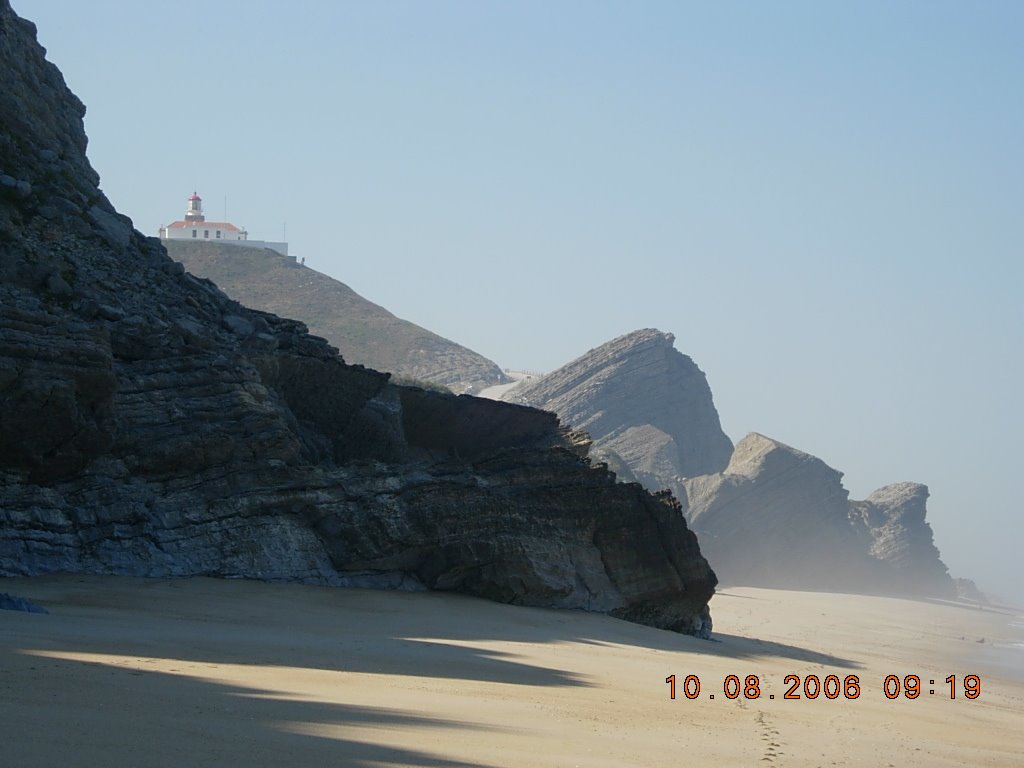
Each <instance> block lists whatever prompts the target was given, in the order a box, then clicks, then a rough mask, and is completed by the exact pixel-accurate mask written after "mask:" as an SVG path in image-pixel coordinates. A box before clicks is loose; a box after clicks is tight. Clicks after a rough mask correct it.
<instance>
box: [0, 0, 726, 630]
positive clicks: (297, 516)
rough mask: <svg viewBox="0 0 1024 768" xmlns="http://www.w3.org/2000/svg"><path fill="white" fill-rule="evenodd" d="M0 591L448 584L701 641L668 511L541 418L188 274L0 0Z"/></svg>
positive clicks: (695, 556)
mask: <svg viewBox="0 0 1024 768" xmlns="http://www.w3.org/2000/svg"><path fill="white" fill-rule="evenodd" d="M0 68H2V69H3V71H4V80H3V83H2V86H0V576H3V575H26V574H36V573H47V572H54V571H77V572H90V573H118V574H130V575H140V576H187V575H193V574H203V575H212V576H230V577H246V578H262V579H287V580H297V581H307V582H314V583H324V584H361V583H362V584H373V585H377V586H396V587H397V586H412V587H428V588H435V589H455V590H460V591H463V592H466V593H469V594H475V595H481V596H485V597H490V598H493V599H497V600H502V601H508V602H515V603H522V604H530V605H548V606H563V607H576V608H586V609H590V610H599V611H606V612H609V613H611V614H613V615H616V616H620V617H622V618H625V619H629V620H633V621H639V622H644V623H648V624H652V625H655V626H659V627H665V628H671V629H675V630H679V631H684V632H692V633H698V634H700V633H706V631H707V629H708V627H709V618H708V611H707V602H708V599H709V598H710V597H711V594H712V593H713V590H714V584H715V576H714V573H713V572H712V571H711V570H710V569H709V568H708V565H707V562H706V561H705V560H704V558H703V557H702V556H701V554H700V551H699V548H698V545H697V541H696V538H695V536H694V535H693V533H692V532H691V531H689V530H688V528H687V526H686V524H685V521H684V520H683V517H682V515H681V513H680V508H679V506H678V504H677V503H676V502H675V501H674V500H673V499H672V498H671V497H667V496H665V495H657V494H655V495H651V494H649V493H648V492H646V491H644V490H643V489H642V488H640V487H639V486H637V485H624V484H619V483H616V482H615V480H614V478H613V476H612V475H611V474H610V473H608V472H606V471H603V470H601V469H599V468H598V469H593V468H590V467H589V466H588V462H587V460H586V458H585V457H584V456H583V454H584V453H585V452H586V447H587V443H586V441H585V440H583V439H582V438H580V437H579V436H576V435H573V434H571V433H568V432H566V431H565V430H563V429H562V428H560V427H559V425H558V421H557V419H556V418H555V417H554V416H553V415H551V414H547V413H542V412H538V411H535V410H532V409H528V408H522V407H518V406H514V405H508V404H502V403H493V402H489V401H479V400H476V399H475V398H469V397H458V398H457V397H455V396H453V395H440V394H436V393H431V392H425V391H423V390H419V389H412V388H403V387H397V386H395V385H393V384H391V383H389V381H388V375H387V374H383V373H378V372H376V371H373V370H369V369H366V368H362V367H360V366H351V365H346V364H345V363H344V362H343V360H342V359H341V358H340V357H339V356H338V354H337V350H335V349H334V348H332V347H331V346H329V345H328V344H327V342H326V341H324V340H323V339H320V338H317V337H315V336H311V335H309V334H308V333H307V331H306V328H305V326H303V324H302V323H300V322H297V321H292V320H284V319H281V318H278V317H276V316H274V315H271V314H267V313H262V312H258V311H254V310H249V309H247V308H245V307H243V306H241V305H240V304H238V303H237V302H235V301H233V300H231V299H229V298H228V297H226V296H225V295H224V294H222V293H221V292H220V291H219V290H218V289H217V288H216V287H215V286H214V285H213V284H212V283H210V282H209V281H206V280H203V279H200V278H196V277H194V276H192V275H190V274H187V273H186V272H185V270H184V268H183V267H182V265H181V264H179V263H177V262H174V261H172V260H171V259H170V258H169V257H168V256H167V254H166V252H165V250H164V248H163V247H162V245H161V244H160V243H159V241H157V240H155V239H154V238H146V237H143V236H142V235H141V234H140V233H138V232H137V231H135V230H134V229H133V228H132V226H131V222H130V220H128V219H127V218H126V217H124V216H121V215H119V214H117V212H116V211H115V210H114V209H113V207H112V206H111V205H110V203H109V202H108V201H107V199H106V198H105V197H104V196H103V194H102V193H101V192H100V191H99V189H98V187H97V183H98V178H97V176H96V174H95V172H94V171H93V170H92V169H91V168H90V167H89V165H88V162H87V160H86V158H85V146H86V137H85V133H84V130H83V127H82V116H83V114H84V107H83V106H82V104H81V102H79V101H78V100H77V99H76V98H74V96H72V95H71V94H70V92H69V91H68V90H67V88H66V86H65V85H64V81H63V78H62V77H61V75H60V72H59V71H58V70H57V69H56V67H54V66H53V65H51V64H49V63H47V62H46V61H45V59H44V51H43V50H42V48H41V47H40V46H39V45H38V44H37V43H36V41H35V28H34V27H33V25H32V24H31V23H29V22H26V21H23V20H21V19H19V18H18V17H17V16H16V15H15V14H14V12H13V11H12V10H11V7H10V5H9V3H8V0H0Z"/></svg>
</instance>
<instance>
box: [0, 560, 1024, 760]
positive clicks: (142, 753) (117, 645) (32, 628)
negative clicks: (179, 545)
mask: <svg viewBox="0 0 1024 768" xmlns="http://www.w3.org/2000/svg"><path fill="white" fill-rule="evenodd" d="M0 591H6V592H9V593H11V594H15V595H19V596H22V597H28V598H30V599H32V600H35V601H37V602H38V603H40V604H42V605H43V606H45V607H46V608H47V609H48V610H49V611H50V613H49V614H48V615H39V614H28V613H19V612H13V611H0V656H2V663H0V739H2V742H3V745H4V746H3V753H4V759H3V764H4V765H9V766H19V767H20V768H24V767H25V766H55V765H74V766H110V765H118V766H175V768H180V767H181V766H199V765H246V766H253V765H260V766H262V765H266V766H271V765H274V766H282V765H287V766H324V765H331V766H439V765H455V766H587V767H588V768H589V767H596V766H607V767H608V768H611V767H613V766H614V768H621V767H622V766H669V765H679V764H683V765H691V766H692V765H696V766H703V765H707V766H712V765H713V766H723V765H728V766H733V765H735V766H741V765H764V766H772V765H777V766H834V765H843V766H889V765H891V766H967V765H970V766H1020V765H1021V760H1022V755H1024V681H1022V680H1021V678H1020V677H1019V676H1017V675H1015V674H1014V673H1013V671H1012V670H1009V669H1007V668H1006V666H1005V656H1006V655H1005V654H1004V655H1003V657H998V656H997V655H993V656H992V657H991V658H992V661H990V662H987V661H986V658H987V657H986V656H985V651H986V649H987V648H990V647H992V645H993V644H994V643H1008V642H1010V641H1011V640H1012V638H1011V637H1010V636H1009V634H1008V633H1009V632H1010V629H1009V628H1008V627H1009V623H1010V621H1012V620H1017V621H1019V618H1017V619H1015V618H1014V617H1013V616H1011V615H1009V614H1006V613H998V612H993V611H980V610H978V609H976V608H970V607H963V606H955V605H943V604H938V603H930V602H917V601H908V600H900V599H890V598H878V597H863V596H853V595H832V594H822V593H810V592H785V591H777V590H763V589H752V588H734V589H727V590H724V591H723V592H721V593H719V594H718V595H716V596H715V598H714V600H713V601H712V611H713V615H714V620H715V640H714V641H703V640H697V639H693V638H689V637H683V636H679V635H675V634H672V633H669V632H664V631H660V630H654V629H650V628H646V627H641V626H636V625H633V624H629V623H626V622H622V621H618V620H615V619H611V618H607V617H603V616H598V615H592V614H584V613H578V612H567V611H554V610H543V609H530V608H519V607H514V606H504V605H497V604H494V603H489V602H486V601H482V600H476V599H472V598H467V597H462V596H458V595H448V594H438V593H430V594H422V593H396V592H378V591H369V590H340V589H328V588H320V587H308V586H298V585H284V584H259V583H251V582H237V581H216V580H210V579H190V580H178V581H149V580H139V579H126V578H112V577H79V576H60V577H47V578H33V579H6V580H4V581H3V583H2V584H0ZM982 638H984V639H985V642H984V643H979V642H978V641H979V640H980V639H982ZM999 658H1003V659H1004V662H998V659H999ZM999 663H1003V664H1004V666H999ZM670 675H675V678H676V685H675V688H676V690H675V694H676V698H675V699H674V700H673V699H671V698H670V688H671V685H670V684H669V683H666V678H667V677H668V676H670ZM729 675H736V676H737V678H738V681H737V682H738V683H739V684H740V685H739V689H738V690H737V687H736V686H735V685H734V684H732V682H730V686H731V688H730V693H738V696H737V698H735V699H730V698H728V697H727V695H726V690H725V686H726V679H727V678H728V676H729ZM752 675H753V676H757V678H758V680H757V688H756V690H755V689H753V688H751V689H746V690H744V689H745V688H746V685H747V683H748V682H751V681H748V680H747V679H746V678H747V677H748V676H752ZM787 675H795V676H798V678H799V682H798V684H797V685H796V686H793V684H792V681H790V682H789V683H787V682H786V681H785V678H786V676H787ZM830 675H834V676H835V678H832V679H829V676H830ZM889 675H894V676H896V682H893V680H890V692H893V691H894V688H895V685H896V684H897V683H898V685H899V686H900V692H899V695H898V697H897V698H895V699H893V700H890V699H888V698H887V697H886V695H885V694H884V692H883V688H884V682H885V679H886V677H887V676H889ZM911 675H917V676H918V677H919V678H920V679H921V693H920V695H919V696H918V697H917V698H907V697H906V696H905V695H904V691H905V688H906V685H907V684H908V679H907V678H908V676H911ZM950 675H955V682H954V685H953V690H954V692H955V698H952V699H951V698H950V688H951V686H950V684H949V683H947V682H946V678H947V677H948V676H950ZM968 675H977V676H978V679H979V680H980V685H981V692H980V695H979V696H978V697H977V698H975V699H973V700H972V699H970V698H968V697H967V695H966V694H967V693H968V692H969V691H970V690H972V689H973V685H974V679H973V678H967V677H966V676H968ZM688 676H695V677H690V679H689V681H687V677H688ZM851 676H855V677H851ZM697 679H699V683H700V692H699V694H696V690H695V683H696V682H697ZM815 679H816V680H817V681H819V682H821V684H822V685H823V688H824V690H823V692H821V693H819V694H818V695H817V698H814V699H809V698H808V696H807V694H808V693H810V694H814V693H815V688H816V683H815ZM965 679H966V680H967V684H966V687H965ZM932 680H934V683H931V682H930V681H932ZM909 684H910V686H911V688H913V687H914V686H915V681H914V679H913V678H910V680H909ZM790 688H793V689H794V690H793V694H794V695H798V696H799V698H798V699H786V698H784V696H785V694H786V692H787V689H790ZM931 690H934V691H935V692H934V693H930V691H931ZM857 691H859V696H858V697H857V698H853V697H852V696H853V694H855V693H857ZM825 692H828V693H829V694H837V695H836V697H835V698H826V695H825ZM687 694H690V695H691V696H692V695H694V694H696V696H695V698H689V697H688V696H687ZM748 694H750V695H749V696H748ZM711 695H714V698H713V699H712V698H711ZM754 695H756V696H757V698H753V696H754ZM772 697H773V698H772Z"/></svg>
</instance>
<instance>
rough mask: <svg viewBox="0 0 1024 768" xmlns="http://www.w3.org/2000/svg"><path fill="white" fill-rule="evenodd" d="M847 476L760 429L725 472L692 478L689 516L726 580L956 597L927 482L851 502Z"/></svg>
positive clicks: (740, 446)
mask: <svg viewBox="0 0 1024 768" xmlns="http://www.w3.org/2000/svg"><path fill="white" fill-rule="evenodd" d="M842 477H843V476H842V473H841V472H837V471H836V470H834V469H832V468H831V467H829V466H828V465H827V464H825V462H823V461H821V459H818V458H815V457H814V456H810V455H809V454H806V453H803V452H802V451H798V450H796V449H795V448H791V447H790V446H788V445H784V444H783V443H780V442H778V441H776V440H772V439H770V438H767V437H765V436H764V435H759V434H757V433H752V434H749V435H747V436H746V437H745V438H743V440H741V441H740V442H739V443H738V444H737V445H736V449H735V451H734V452H733V455H732V459H731V460H730V462H729V465H728V466H727V467H726V468H725V470H724V472H721V473H717V474H713V475H705V476H701V477H695V478H690V479H687V480H686V481H685V483H684V485H685V498H686V500H687V512H686V516H687V519H688V520H689V522H690V525H691V527H692V528H693V529H694V531H696V532H697V534H698V536H699V537H700V541H701V547H702V549H703V551H704V552H705V554H706V555H707V556H708V557H709V558H710V559H711V561H712V562H714V563H715V567H716V568H717V569H718V572H719V574H720V575H721V577H722V579H723V580H724V581H725V582H726V583H732V584H736V583H739V584H754V585H759V586H778V587H790V588H803V589H807V588H816V589H817V588H826V589H840V590H852V591H867V592H887V593H899V594H908V593H909V594H930V595H945V596H949V595H952V593H953V584H952V581H951V580H950V578H949V575H948V573H947V572H946V567H945V565H943V563H942V561H941V560H940V559H939V552H938V550H937V549H936V548H935V545H934V544H933V543H932V531H931V528H930V527H929V525H928V523H926V522H925V499H927V497H928V489H927V488H926V487H925V486H923V485H919V484H917V483H899V484H896V485H890V486H886V487H885V488H881V489H879V490H878V491H875V492H874V493H873V494H871V496H869V497H868V498H867V499H866V500H865V501H850V500H849V494H848V492H847V491H846V489H845V488H844V487H843V484H842Z"/></svg>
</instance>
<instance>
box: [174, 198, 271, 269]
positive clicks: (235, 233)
mask: <svg viewBox="0 0 1024 768" xmlns="http://www.w3.org/2000/svg"><path fill="white" fill-rule="evenodd" d="M160 239H161V240H215V241H216V242H218V243H224V244H225V245H239V246H243V247H247V248H269V249H271V250H272V251H277V252H278V253H280V254H281V255H282V256H287V255H288V243H281V242H269V241H267V240H250V239H249V233H248V232H246V231H245V230H244V229H242V228H240V227H236V226H235V225H234V224H232V223H231V222H228V221H207V220H206V216H204V215H203V199H202V198H201V197H199V195H197V194H196V193H195V192H193V193H192V194H191V195H190V196H189V198H188V207H187V208H186V209H185V219H184V220H183V221H172V222H171V223H170V224H168V225H167V226H166V227H160Z"/></svg>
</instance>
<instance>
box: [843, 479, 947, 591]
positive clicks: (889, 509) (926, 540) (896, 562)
mask: <svg viewBox="0 0 1024 768" xmlns="http://www.w3.org/2000/svg"><path fill="white" fill-rule="evenodd" d="M927 500H928V486H926V485H921V484H920V483H893V484H892V485H886V486H884V487H882V488H879V489H878V490H877V491H874V492H873V493H872V494H871V495H870V496H868V497H867V498H866V499H865V500H864V501H854V502H852V503H851V504H850V514H849V517H850V524H851V525H852V526H853V528H854V530H856V531H857V532H858V534H859V535H860V536H861V538H862V540H863V541H864V543H865V544H866V545H867V547H868V552H869V554H870V555H871V557H872V558H874V559H875V560H877V561H879V562H881V563H884V564H885V565H886V571H887V576H888V578H889V579H890V580H891V581H892V583H893V584H895V585H897V586H898V587H899V588H900V589H901V590H904V591H910V592H922V593H939V594H950V595H951V594H953V593H954V592H955V591H956V585H955V584H954V583H953V582H952V581H951V580H950V577H949V573H948V572H947V570H946V566H945V565H944V564H943V562H942V560H941V559H940V557H939V550H938V548H937V547H936V546H935V542H934V539H933V538H932V527H931V526H930V525H928V523H927V522H926V521H925V515H926V514H927V510H926V509H925V503H926V502H927Z"/></svg>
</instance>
